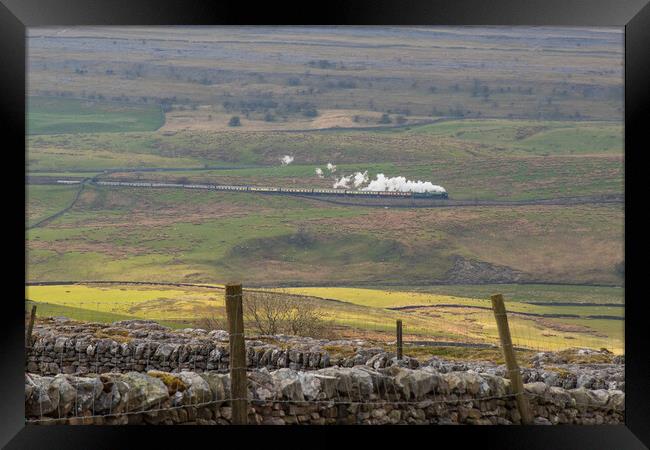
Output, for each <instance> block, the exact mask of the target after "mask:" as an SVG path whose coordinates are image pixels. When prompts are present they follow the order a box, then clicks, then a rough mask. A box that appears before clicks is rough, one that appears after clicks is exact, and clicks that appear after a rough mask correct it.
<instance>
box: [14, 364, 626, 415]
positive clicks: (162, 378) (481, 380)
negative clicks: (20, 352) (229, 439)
mask: <svg viewBox="0 0 650 450" xmlns="http://www.w3.org/2000/svg"><path fill="white" fill-rule="evenodd" d="M525 390H526V394H527V397H528V398H529V402H530V404H531V409H532V412H533V414H534V416H535V423H536V424H546V425H550V424H602V423H607V424H620V423H623V416H624V409H625V393H624V392H622V391H619V390H604V389H600V390H588V389H585V388H579V389H569V390H565V389H562V388H559V387H549V386H548V385H546V384H545V383H529V384H526V385H525ZM229 397H230V379H229V375H227V374H220V373H215V372H203V373H196V372H187V371H183V372H180V373H176V374H172V373H168V372H159V371H149V372H148V373H142V372H127V373H104V374H101V375H96V376H87V377H83V376H72V375H65V374H59V375H56V376H54V377H49V376H40V375H36V374H26V375H25V411H26V419H27V420H28V421H30V422H35V423H40V424H43V423H68V424H142V423H145V424H177V423H186V424H202V425H217V424H224V425H226V424H229V423H230V419H231V413H232V410H231V405H230V402H229ZM248 398H249V423H251V424H273V425H284V424H319V425H325V424H473V425H489V424H503V425H508V424H517V423H520V416H519V413H518V412H517V409H516V402H515V398H514V397H513V396H512V394H511V390H510V382H509V380H507V379H504V378H501V377H498V376H495V375H490V374H484V373H483V374H481V373H476V372H473V371H468V372H449V373H439V372H438V371H437V370H435V369H434V368H432V367H425V368H421V369H408V368H404V367H397V366H392V367H389V368H386V369H373V368H371V367H369V366H367V365H362V366H354V367H351V368H343V367H330V368H323V369H316V370H312V371H295V370H292V369H289V368H282V369H278V370H274V371H268V370H267V369H260V370H254V371H249V372H248Z"/></svg>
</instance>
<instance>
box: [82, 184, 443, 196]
mask: <svg viewBox="0 0 650 450" xmlns="http://www.w3.org/2000/svg"><path fill="white" fill-rule="evenodd" d="M94 183H95V184H97V185H100V186H127V187H150V188H185V189H208V190H215V191H243V192H259V193H269V194H294V195H339V196H350V197H399V198H438V199H448V198H449V195H448V194H447V192H397V191H357V190H352V189H328V188H285V187H263V186H233V185H224V184H177V183H153V182H131V181H95V182H94Z"/></svg>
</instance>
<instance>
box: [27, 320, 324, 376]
mask: <svg viewBox="0 0 650 450" xmlns="http://www.w3.org/2000/svg"><path fill="white" fill-rule="evenodd" d="M228 347H229V345H228V333H227V332H225V331H223V330H215V331H210V332H208V331H206V330H201V329H185V330H175V331H174V330H171V329H169V328H167V327H164V326H161V325H158V324H157V323H155V322H150V321H138V320H132V321H124V322H116V323H114V324H110V325H107V324H99V323H79V322H73V321H61V323H58V324H55V323H51V322H47V323H41V324H39V325H38V326H37V327H35V329H34V332H33V343H32V346H31V348H30V349H29V351H28V355H27V371H28V372H31V373H39V374H43V375H56V374H60V373H64V374H81V375H83V374H89V373H95V374H97V373H103V372H129V371H135V372H143V371H148V370H162V371H169V372H171V371H176V372H178V371H181V370H192V371H194V372H203V371H206V370H207V371H213V370H214V371H226V370H228V367H229V349H228ZM246 356H247V364H248V366H249V367H250V368H261V367H267V368H269V369H275V368H285V367H286V368H291V369H317V368H323V367H328V366H329V365H330V361H329V354H328V353H327V352H326V351H324V350H322V349H321V348H320V347H319V346H318V345H315V344H314V343H313V342H311V341H310V340H308V339H307V340H304V342H302V343H301V344H300V345H291V346H290V344H287V345H284V346H281V345H278V344H276V343H269V342H268V341H263V340H247V341H246Z"/></svg>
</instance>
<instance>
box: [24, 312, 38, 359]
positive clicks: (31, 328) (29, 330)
mask: <svg viewBox="0 0 650 450" xmlns="http://www.w3.org/2000/svg"><path fill="white" fill-rule="evenodd" d="M35 319H36V305H34V306H32V313H31V315H30V316H29V325H28V326H27V333H26V334H25V350H26V351H27V349H28V348H30V347H31V346H32V331H34V320H35Z"/></svg>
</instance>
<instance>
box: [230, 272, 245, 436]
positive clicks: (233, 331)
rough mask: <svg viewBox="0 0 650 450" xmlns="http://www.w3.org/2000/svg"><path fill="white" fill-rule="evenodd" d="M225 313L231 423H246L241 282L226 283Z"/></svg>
mask: <svg viewBox="0 0 650 450" xmlns="http://www.w3.org/2000/svg"><path fill="white" fill-rule="evenodd" d="M226 313H227V314H228V332H229V333H230V336H229V340H230V395H231V397H232V399H233V400H232V422H231V423H232V424H233V425H246V423H247V419H248V398H247V397H248V388H247V386H246V385H247V380H246V346H245V343H244V311H243V305H242V286H241V284H227V285H226Z"/></svg>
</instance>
